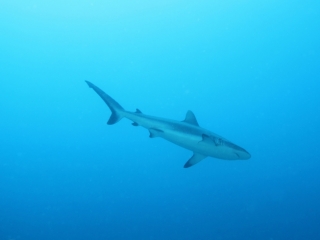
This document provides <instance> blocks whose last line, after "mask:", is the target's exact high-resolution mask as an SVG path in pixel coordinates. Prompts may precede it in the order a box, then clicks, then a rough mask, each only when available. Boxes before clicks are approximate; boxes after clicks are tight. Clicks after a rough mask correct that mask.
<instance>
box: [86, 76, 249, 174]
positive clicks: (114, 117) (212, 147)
mask: <svg viewBox="0 0 320 240" xmlns="http://www.w3.org/2000/svg"><path fill="white" fill-rule="evenodd" d="M86 83H87V84H88V86H89V87H90V88H92V89H93V90H94V91H95V92H96V93H97V94H98V95H99V96H100V97H101V98H102V100H103V101H104V102H105V103H106V104H107V105H108V107H109V108H110V110H111V112H112V114H111V116H110V118H109V120H108V122H107V123H108V124H109V125H112V124H115V123H117V122H118V121H120V120H121V119H122V118H127V119H129V120H131V121H132V122H133V123H132V125H133V126H142V127H144V128H146V129H148V130H149V132H150V135H149V137H150V138H154V137H162V138H164V139H166V140H168V141H170V142H172V143H174V144H176V145H179V146H181V147H183V148H186V149H189V150H191V151H192V152H193V156H192V157H191V158H190V159H189V160H188V161H187V162H186V163H185V165H184V167H185V168H188V167H191V166H193V165H195V164H196V163H198V162H200V161H201V160H203V159H204V158H206V157H214V158H219V159H225V160H245V159H249V158H250V157H251V155H250V153H248V152H247V151H246V150H245V149H243V148H241V147H239V146H237V145H236V144H234V143H232V142H230V141H228V140H227V139H225V138H223V137H221V136H219V135H217V134H215V133H213V132H211V131H209V130H207V129H204V128H202V127H200V126H199V124H198V122H197V119H196V117H195V115H194V114H193V112H191V111H188V112H187V114H186V117H185V119H184V120H183V121H175V120H170V119H165V118H159V117H154V116H149V115H145V114H143V113H142V112H141V111H140V110H139V109H137V110H136V112H129V111H126V110H124V108H123V107H121V105H120V104H119V103H117V102H116V101H115V100H114V99H113V98H111V97H110V96H109V95H108V94H106V93H105V92H104V91H102V90H101V89H100V88H98V87H97V86H95V85H94V84H92V83H91V82H89V81H86Z"/></svg>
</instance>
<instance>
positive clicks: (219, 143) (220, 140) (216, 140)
mask: <svg viewBox="0 0 320 240" xmlns="http://www.w3.org/2000/svg"><path fill="white" fill-rule="evenodd" d="M214 144H215V145H216V146H221V145H222V144H223V141H222V139H221V138H215V139H214Z"/></svg>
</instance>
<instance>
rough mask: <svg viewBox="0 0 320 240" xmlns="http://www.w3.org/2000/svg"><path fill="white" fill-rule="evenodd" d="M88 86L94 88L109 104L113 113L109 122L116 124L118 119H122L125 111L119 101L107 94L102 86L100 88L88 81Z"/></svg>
mask: <svg viewBox="0 0 320 240" xmlns="http://www.w3.org/2000/svg"><path fill="white" fill-rule="evenodd" d="M86 83H87V84H88V86H89V87H90V88H92V89H93V90H94V91H95V92H96V93H97V94H98V95H99V96H100V97H101V98H102V100H103V101H104V102H105V103H106V104H107V105H108V107H109V108H110V110H111V112H112V114H111V116H110V118H109V120H108V122H107V123H108V124H109V125H111V124H115V123H117V122H118V121H120V120H121V119H122V114H121V113H122V112H124V111H125V110H124V108H123V107H121V105H120V104H119V103H117V102H116V101H115V100H114V99H113V98H111V97H110V96H109V95H108V94H106V93H105V92H104V91H102V90H101V89H100V88H98V87H97V86H96V85H94V84H93V83H91V82H89V81H86Z"/></svg>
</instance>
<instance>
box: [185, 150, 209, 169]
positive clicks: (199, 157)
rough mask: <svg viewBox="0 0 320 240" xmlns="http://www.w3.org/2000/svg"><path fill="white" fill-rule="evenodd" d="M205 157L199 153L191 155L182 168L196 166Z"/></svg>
mask: <svg viewBox="0 0 320 240" xmlns="http://www.w3.org/2000/svg"><path fill="white" fill-rule="evenodd" d="M206 157H207V156H205V155H202V154H199V153H193V156H192V157H191V158H190V159H189V160H188V161H187V162H186V163H185V164H184V168H188V167H192V166H193V165H195V164H197V163H198V162H200V161H201V160H203V159H205V158H206Z"/></svg>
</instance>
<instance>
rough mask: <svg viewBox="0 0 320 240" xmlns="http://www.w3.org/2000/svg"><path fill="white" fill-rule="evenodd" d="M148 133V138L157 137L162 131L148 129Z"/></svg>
mask: <svg viewBox="0 0 320 240" xmlns="http://www.w3.org/2000/svg"><path fill="white" fill-rule="evenodd" d="M149 132H150V135H149V137H150V138H155V137H159V135H160V134H161V133H163V131H162V130H160V129H156V128H149Z"/></svg>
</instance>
